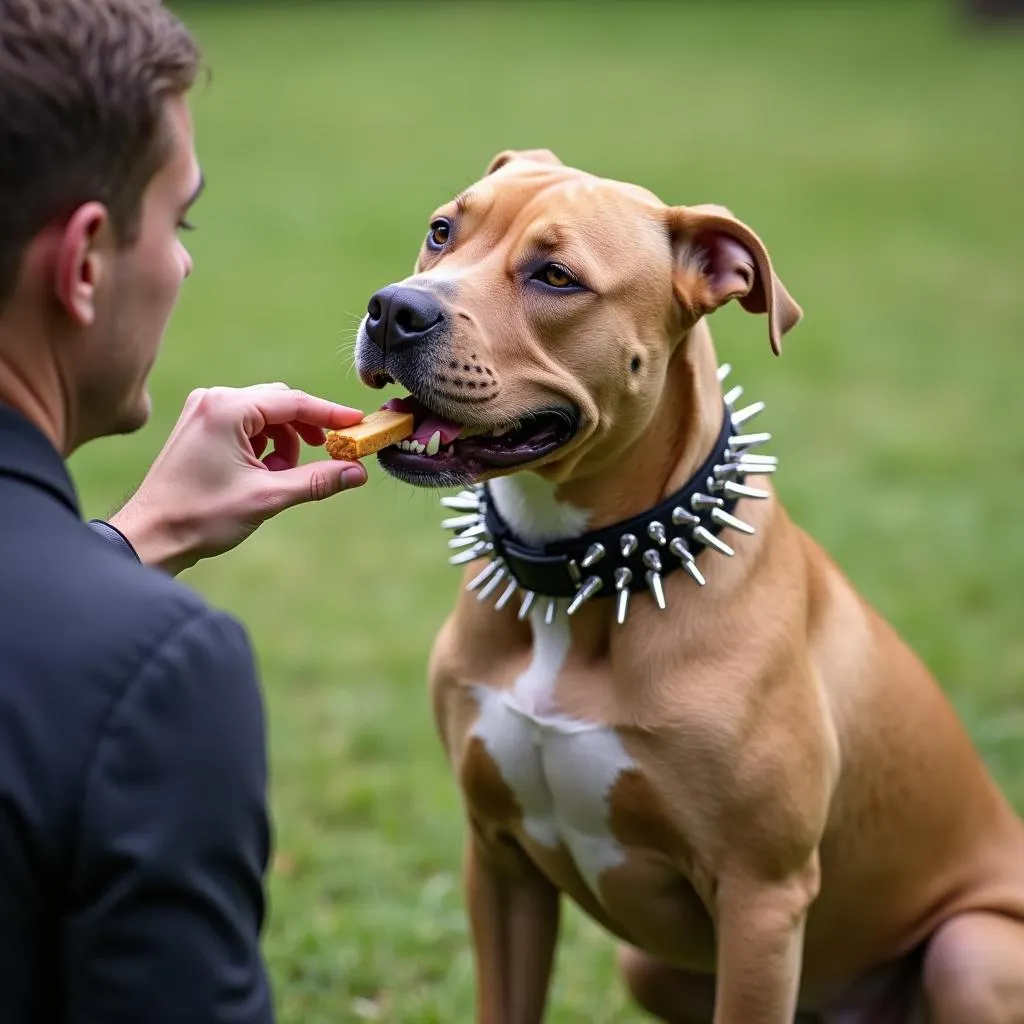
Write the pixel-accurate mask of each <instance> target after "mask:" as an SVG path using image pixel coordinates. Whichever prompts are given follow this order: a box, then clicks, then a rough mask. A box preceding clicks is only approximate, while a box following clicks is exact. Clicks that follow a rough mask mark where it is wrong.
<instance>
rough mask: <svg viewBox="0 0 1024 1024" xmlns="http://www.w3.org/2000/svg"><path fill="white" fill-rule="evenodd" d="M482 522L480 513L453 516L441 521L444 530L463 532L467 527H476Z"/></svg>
mask: <svg viewBox="0 0 1024 1024" xmlns="http://www.w3.org/2000/svg"><path fill="white" fill-rule="evenodd" d="M479 522H480V513H479V512H474V513H472V514H471V515H466V516H451V517H450V518H448V519H442V520H441V529H442V530H463V529H465V528H466V527H467V526H476V524H477V523H479Z"/></svg>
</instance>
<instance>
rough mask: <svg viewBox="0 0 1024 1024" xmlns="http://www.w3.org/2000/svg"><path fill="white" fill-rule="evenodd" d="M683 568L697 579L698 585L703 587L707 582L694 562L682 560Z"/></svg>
mask: <svg viewBox="0 0 1024 1024" xmlns="http://www.w3.org/2000/svg"><path fill="white" fill-rule="evenodd" d="M683 568H684V569H685V570H686V571H687V572H688V573H689V574H690V575H691V576H692V577H693V578H694V579H695V580H696V581H697V585H698V586H700V587H703V586H704V584H705V583H707V580H706V579H704V575H703V573H701V571H700V569H698V568H697V563H696V562H683Z"/></svg>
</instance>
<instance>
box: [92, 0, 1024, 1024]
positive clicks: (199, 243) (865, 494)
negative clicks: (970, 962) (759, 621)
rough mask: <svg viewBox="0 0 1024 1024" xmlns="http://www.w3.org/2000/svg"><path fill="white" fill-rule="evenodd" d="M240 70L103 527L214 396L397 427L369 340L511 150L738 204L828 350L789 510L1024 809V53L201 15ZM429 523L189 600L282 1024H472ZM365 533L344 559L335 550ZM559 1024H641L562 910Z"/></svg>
mask: <svg viewBox="0 0 1024 1024" xmlns="http://www.w3.org/2000/svg"><path fill="white" fill-rule="evenodd" d="M181 9H182V11H183V13H184V14H185V16H186V17H187V18H188V19H189V21H190V22H191V24H192V25H193V26H194V28H195V30H196V32H197V34H198V36H199V37H200V39H201V41H202V43H203V45H204V47H205V49H206V52H207V56H208V58H209V60H210V62H211V64H212V66H213V69H214V75H213V80H212V84H211V85H210V86H208V87H204V88H203V89H202V90H201V91H200V92H199V93H198V94H197V95H196V97H195V107H196V112H197V121H198V130H199V145H200V153H201V157H202V161H203V164H204V166H205V170H206V174H207V177H208V180H209V189H208V192H207V195H206V196H205V198H204V199H203V200H202V202H201V203H200V205H199V207H198V209H197V211H196V219H197V220H198V222H199V224H200V225H201V230H200V231H199V233H198V234H197V235H196V236H195V238H194V245H193V250H194V255H195V257H196V273H195V275H194V277H193V278H192V280H191V281H190V282H189V284H188V286H187V289H186V293H185V295H184V297H183V301H182V304H181V307H180V310H179V312H178V315H177V317H176V319H175V321H174V323H173V325H172V329H171V331H170V333H169V336H168V338H167V343H166V347H165V351H164V353H163V355H162V360H161V362H160V364H159V366H158V369H157V371H156V373H155V375H154V378H153V389H154V395H155V398H156V416H155V422H154V423H153V425H152V426H151V427H150V428H148V429H147V430H145V431H143V432H142V433H140V434H139V435H137V436H133V437H131V438H124V439H119V440H113V441H110V442H105V443H103V444H99V445H95V446H93V447H92V448H89V449H86V450H85V451H83V452H81V453H80V454H79V455H78V456H76V458H75V460H74V467H73V468H74V471H75V473H76V477H77V480H78V482H79V484H80V487H81V491H82V495H83V498H84V500H85V503H86V507H87V511H88V512H89V513H90V514H103V513H104V512H106V511H108V510H109V508H110V507H111V506H112V505H114V504H116V503H117V502H118V501H119V500H120V499H121V496H122V495H123V494H124V493H125V492H126V491H128V490H129V489H130V488H131V487H132V486H133V485H134V484H135V482H136V481H137V479H138V478H139V476H140V475H141V473H142V472H143V470H144V468H145V467H146V465H147V464H148V461H149V460H150V459H151V458H152V457H153V455H154V454H155V452H156V450H157V448H158V447H159V445H160V444H161V442H162V440H163V437H164V435H165V433H166V431H167V430H168V429H169V428H170V426H171V424H172V423H173V421H174V419H175V418H176V416H177V413H178V410H179V408H180V405H181V403H182V402H183V400H184V398H185V396H186V394H187V392H188V390H189V389H190V388H192V387H194V386H199V385H207V384H213V383H223V384H238V385H241V384H248V383H253V382H257V381H264V380H278V379H283V380H287V381H289V382H291V383H293V384H294V385H296V386H299V387H303V388H306V389H309V390H312V391H315V392H318V393H321V394H324V395H327V396H329V397H332V398H335V399H338V400H341V401H347V402H350V403H353V404H357V405H362V406H364V407H367V408H372V407H373V406H374V405H375V404H376V403H377V402H378V401H379V396H378V395H376V394H368V393H364V392H362V391H361V390H360V388H359V386H358V384H357V382H356V380H355V378H354V376H353V374H352V372H351V359H350V343H351V339H352V335H353V328H354V326H355V324H356V322H357V318H358V315H359V314H360V313H361V312H362V311H363V310H364V309H365V306H366V301H367V299H368V297H369V295H370V294H371V293H372V292H373V291H374V290H375V289H376V288H377V287H379V286H381V285H382V284H385V283H387V282H388V281H390V280H392V279H394V278H396V277H398V276H402V275H404V274H405V273H407V272H408V270H409V268H410V266H411V264H412V262H413V259H414V255H415V252H416V249H417V247H418V245H419V241H420V239H421V237H422V233H423V231H424V230H425V225H426V217H427V215H428V214H429V212H430V211H431V209H432V208H433V207H434V206H435V205H437V204H438V203H440V202H442V201H444V200H446V199H447V198H448V197H450V195H451V194H453V193H454V192H456V191H457V190H459V189H460V188H462V187H464V186H465V185H467V184H469V183H470V182H471V181H472V180H474V179H475V178H476V177H477V176H478V175H479V173H480V172H481V171H482V169H483V167H484V166H485V165H486V163H487V161H488V160H489V159H490V157H491V156H492V155H493V154H494V153H496V152H498V151H499V150H501V149H504V148H507V147H527V146H549V147H551V148H553V149H554V150H555V151H556V152H558V153H559V154H560V155H561V156H562V157H563V159H565V160H566V161H567V162H571V163H574V164H577V165H580V166H583V167H586V168H587V169H590V170H593V171H597V172H600V173H603V174H606V175H609V176H615V177H619V178H624V179H630V180H635V181H637V182H640V183H642V184H644V185H646V186H648V187H650V188H652V189H653V190H655V191H656V192H658V193H659V194H660V195H661V196H662V197H663V198H665V199H666V200H667V201H671V202H720V203H724V204H726V205H728V206H730V207H731V208H732V209H733V210H734V211H735V212H736V213H737V214H738V215H739V216H741V217H743V218H744V219H746V220H747V221H748V222H749V223H750V224H751V225H752V226H753V227H754V228H755V229H756V230H757V231H758V232H759V233H760V234H761V235H762V237H763V238H764V239H765V240H766V242H767V244H768V246H769V248H770V250H771V252H772V254H773V257H774V259H775V261H776V263H777V266H778V268H779V271H780V273H781V275H782V277H783V279H784V281H785V282H786V284H787V286H788V287H789V289H790V290H791V291H792V293H793V294H794V296H796V298H797V299H798V300H799V301H800V302H801V303H802V305H803V306H804V309H805V311H806V319H805V321H804V322H803V324H801V326H800V327H799V328H798V329H797V331H795V332H794V333H793V334H792V335H790V336H789V337H788V338H787V344H786V351H785V353H784V355H783V357H782V358H781V359H778V360H775V359H773V358H772V357H771V355H770V353H769V350H768V345H767V341H766V337H765V329H764V325H763V322H762V321H759V320H756V319H754V318H751V317H748V316H745V315H744V314H742V312H740V311H736V310H732V309H729V310H726V311H723V312H722V313H721V314H720V315H719V316H718V317H717V318H716V322H715V325H714V327H715V336H716V339H717V341H718V347H719V352H720V355H721V356H722V358H727V359H729V360H730V361H731V362H733V364H734V365H735V366H736V367H737V369H738V373H737V375H736V378H737V379H738V380H740V381H742V382H743V383H744V384H745V385H746V386H747V388H748V391H749V392H750V393H752V394H753V395H755V396H756V397H764V398H765V399H767V400H768V403H769V413H768V414H767V417H766V418H763V419H765V427H766V428H770V429H772V430H773V431H774V432H775V436H776V443H775V445H774V448H773V450H774V451H775V452H777V453H778V454H779V455H780V456H781V457H782V466H783V472H782V473H781V474H780V476H779V477H778V485H779V488H780V491H781V494H782V497H783V499H784V500H785V502H786V503H787V505H788V507H789V509H790V511H791V513H792V514H793V516H794V517H795V518H796V519H797V520H798V521H799V522H800V523H802V524H803V525H804V526H805V527H806V528H807V529H809V530H810V531H811V532H812V533H813V534H814V535H815V536H816V537H817V538H818V539H819V541H820V542H821V543H822V545H823V546H824V547H825V548H826V549H827V550H829V551H830V552H831V553H832V554H833V555H834V556H835V557H836V558H837V559H838V561H839V562H840V564H841V565H842V566H843V567H844V569H845V570H846V572H847V573H848V574H849V576H850V577H851V579H852V580H853V581H854V583H855V584H856V585H857V586H858V587H859V588H860V589H861V590H862V592H863V593H864V594H865V595H866V596H867V597H868V598H869V599H870V600H871V601H872V602H873V603H874V604H875V605H876V606H877V607H878V608H879V609H880V610H881V611H882V612H883V613H884V614H885V615H886V616H888V617H889V618H890V620H891V621H893V622H894V623H895V625H896V626H897V627H898V628H899V629H900V630H901V631H902V632H903V634H904V635H905V636H906V637H907V639H908V640H909V641H910V642H911V644H912V645H913V646H914V647H915V648H916V649H917V650H918V651H919V652H920V654H921V655H922V656H923V658H924V659H925V660H926V661H927V663H928V664H929V665H930V666H931V667H932V668H933V669H934V670H935V672H936V673H937V674H938V676H939V678H940V679H941V680H942V682H943V684H944V686H945V687H946V688H947V691H948V693H949V694H950V695H951V697H952V699H953V700H954V701H955V703H956V705H957V707H958V709H959V710H960V712H961V713H962V714H963V716H964V718H965V720H966V722H967V724H968V726H969V728H970V730H971V732H972V735H973V736H974V737H975V739H976V740H977V742H978V744H979V746H980V748H981V750H982V752H983V754H984V756H985V758H986V759H987V761H988V762H989V764H990V765H991V767H992V770H993V771H994V772H995V774H996V776H997V778H998V779H999V781H1000V782H1001V783H1002V784H1003V785H1004V786H1005V787H1006V790H1007V792H1008V793H1009V794H1010V796H1011V798H1012V800H1013V801H1014V803H1015V804H1016V806H1017V807H1019V808H1021V809H1024V630H1022V628H1021V610H1022V604H1024V602H1022V599H1021V593H1022V585H1021V577H1022V574H1024V531H1022V530H1021V529H1020V521H1021V516H1022V511H1024V440H1022V432H1024V417H1022V416H1021V389H1022V385H1024V380H1022V377H1024V375H1022V368H1024V358H1022V352H1024V292H1022V289H1021V285H1020V275H1021V269H1022V259H1021V252H1022V250H1021V227H1020V226H1021V223H1022V222H1024V202H1022V189H1021V167H1022V166H1024V121H1022V119H1021V117H1020V97H1021V96H1024V36H1022V35H1021V34H1020V33H1018V34H1017V35H1016V36H1013V35H1006V34H995V33H992V34H988V35H982V34H977V33H971V32H968V31H967V30H965V29H964V27H963V26H962V25H960V24H959V23H958V20H957V18H956V17H955V16H954V13H953V11H952V10H951V9H950V8H948V7H947V5H945V4H941V3H932V4H923V3H922V4H912V3H889V4H880V3H879V4H867V3H864V4H858V5H845V6H844V5H841V4H829V5H818V7H817V8H815V7H813V6H812V5H810V4H797V3H793V4H791V5H782V4H775V3H769V2H764V3H761V4H740V3H733V4H726V3H719V4H716V5H711V4H703V3H691V4H686V5H684V4H679V5H675V6H673V5H669V4H657V5H655V4H651V5H647V4H642V3H628V4H621V5H614V6H613V5H608V6H601V5H583V4H577V5H566V6H559V5H556V4H547V3H544V4H541V3H533V4H529V5H524V6H515V5H512V4H504V5H485V4H483V3H479V4H476V3H473V4H471V3H460V4H452V5H449V6H434V5H431V4H428V3H422V4H417V5H415V6H411V5H409V6H403V5H400V4H394V3H390V4H381V5H379V6H376V7H371V6H370V5H365V6H359V5H348V4H337V5H332V4H327V3H322V4H318V5H313V6H308V7H306V6H303V5H300V4H298V3H279V4H276V5H266V6H262V7H258V6H249V5H245V4H223V5H221V4H214V3H212V2H209V0H203V2H202V3H194V4H192V5H187V4H184V5H182V7H181ZM437 521H438V510H437V504H436V496H431V495H429V494H424V493H421V492H413V491H411V490H409V489H406V488H403V487H401V486H399V485H397V484H396V483H394V482H392V481H391V480H389V479H387V478H385V477H384V476H382V474H381V473H380V472H379V471H378V470H377V469H376V467H375V466H374V467H373V468H372V471H371V480H370V482H369V484H368V486H367V487H365V488H364V489H363V490H362V491H361V492H359V493H355V494H352V495H347V496H343V497H341V498H339V499H337V500H335V501H332V502H330V503H326V504H323V505H320V506H317V507H308V508H302V509H297V510H294V511H292V512H290V513H288V514H286V515H285V516H283V517H281V518H280V519H278V520H276V521H274V522H273V523H271V524H269V525H268V526H266V527H265V528H264V529H263V530H261V531H260V532H259V533H258V534H257V535H256V536H255V537H254V538H253V539H252V540H251V541H250V542H249V543H247V544H246V545H244V546H243V547H242V548H241V549H239V550H237V551H236V552H233V553H231V554H230V555H228V556H225V557H223V558H221V559H219V560H217V561H215V562H211V563H207V564H203V565H201V566H199V567H197V569H195V570H194V571H192V572H191V573H190V574H189V575H188V576H187V577H185V578H186V580H187V581H188V582H189V583H190V584H192V585H193V586H195V587H197V588H199V589H200V590H201V591H203V592H204V593H205V594H207V595H208V596H209V597H210V599H211V600H213V601H215V602H217V603H219V604H220V605H222V606H224V607H227V608H228V609H230V610H232V611H233V612H234V613H236V614H237V615H238V616H240V617H241V618H242V619H243V620H244V621H245V622H246V623H247V624H248V626H249V628H250V629H251V632H252V636H253V639H254V642H255V644H256V646H257V648H258V652H259V656H260V659H261V663H262V669H263V673H264V679H265V686H266V694H267V701H268V706H269V723H270V726H269V727H270V743H271V750H272V770H273V775H272V786H273V811H274V816H275V821H276V841H277V848H278V851H279V854H278V857H279V859H278V863H277V867H276V870H275V872H274V874H273V876H272V879H271V914H270V922H269V927H268V933H267V939H266V951H267V956H268V958H269V962H270V965H271V968H272V972H273V976H274V981H275V985H276V989H277V998H278V1002H279V1006H280V1016H281V1020H282V1021H283V1022H284V1024H300V1022H301V1024H321V1022H328V1021H330V1022H335V1021H358V1020H382V1021H396V1022H397V1021H401V1022H430V1021H438V1022H440V1021H444V1022H450V1021H462V1020H468V1019H471V1007H472V973H471V967H470V959H469V945H468V940H467V934H466V927H465V923H464V919H463V915H462V905H461V897H460V890H459V858H460V847H461V836H462V822H461V818H460V810H459V801H458V798H457V795H456V791H455V787H454V784H453V782H452V781H451V780H450V778H449V776H448V773H447V771H446V768H445V765H444V763H443V761H442V758H441V754H440V749H439V746H438V743H437V741H436V739H435V736H434V731H433V725H432V722H431V719H430V714H429V709H428V704H427V699H426V690H425V683H424V668H425V662H426V658H427V655H428V651H429V648H430V644H431V640H432V638H433V634H434V631H435V630H436V628H437V626H438V625H439V623H440V622H441V620H442V618H443V617H444V615H445V614H446V610H447V608H448V605H449V603H450V601H451V598H452V595H453V593H454V587H455V586H456V575H455V571H454V570H452V569H449V568H448V567H447V566H446V565H445V561H444V555H445V550H444V546H443V540H442V536H441V534H440V532H439V531H438V529H437V525H436V524H437ZM342 530H346V531H349V536H350V538H351V539H350V540H349V541H344V540H343V539H340V535H341V531H342ZM551 1007H552V1009H551V1014H550V1019H551V1020H552V1021H555V1022H563V1024H564V1022H570V1021H592V1022H612V1021H636V1020H638V1019H639V1017H638V1016H637V1014H636V1012H635V1011H633V1010H631V1009H630V1008H629V1007H628V1006H627V1004H626V1002H625V1000H624V997H623V995H622V993H621V990H620V986H619V983H618V981H617V979H616V977H615V975H614V971H613V965H612V944H611V943H610V942H609V941H607V940H606V939H605V938H604V936H603V935H602V933H601V932H600V931H599V930H598V929H597V928H596V927H594V926H593V925H591V924H589V923H588V922H586V921H585V920H583V919H582V917H581V916H580V915H578V914H576V913H575V912H572V911H570V912H569V914H568V916H567V920H566V925H565V929H564V938H563V941H562V945H561V947H560V950H559V960H558V966H557V978H556V982H555V985H554V988H553V993H552V998H551Z"/></svg>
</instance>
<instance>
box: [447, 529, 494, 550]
mask: <svg viewBox="0 0 1024 1024" xmlns="http://www.w3.org/2000/svg"><path fill="white" fill-rule="evenodd" d="M485 533H487V524H486V523H478V524H477V525H476V526H471V527H470V528H469V529H468V530H463V531H462V533H460V534H459V535H458V536H457V537H450V538H449V540H448V547H450V548H464V547H465V546H466V545H467V544H475V543H476V542H477V541H478V540H479V539H480V537H481V536H482V535H483V534H485ZM487 539H488V540H490V537H488V538H487Z"/></svg>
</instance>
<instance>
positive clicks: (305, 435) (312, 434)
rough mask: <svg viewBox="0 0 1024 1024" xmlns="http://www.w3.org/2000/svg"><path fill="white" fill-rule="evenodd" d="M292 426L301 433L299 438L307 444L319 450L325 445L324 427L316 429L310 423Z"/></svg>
mask: <svg viewBox="0 0 1024 1024" xmlns="http://www.w3.org/2000/svg"><path fill="white" fill-rule="evenodd" d="M292 426H293V427H294V428H295V429H296V430H297V431H298V432H299V437H301V438H302V440H303V441H305V442H306V444H311V445H312V446H313V447H314V448H318V447H319V446H320V445H322V444H323V443H324V429H323V427H314V426H313V425H312V424H309V423H302V422H301V421H300V422H299V423H293V424H292Z"/></svg>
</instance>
